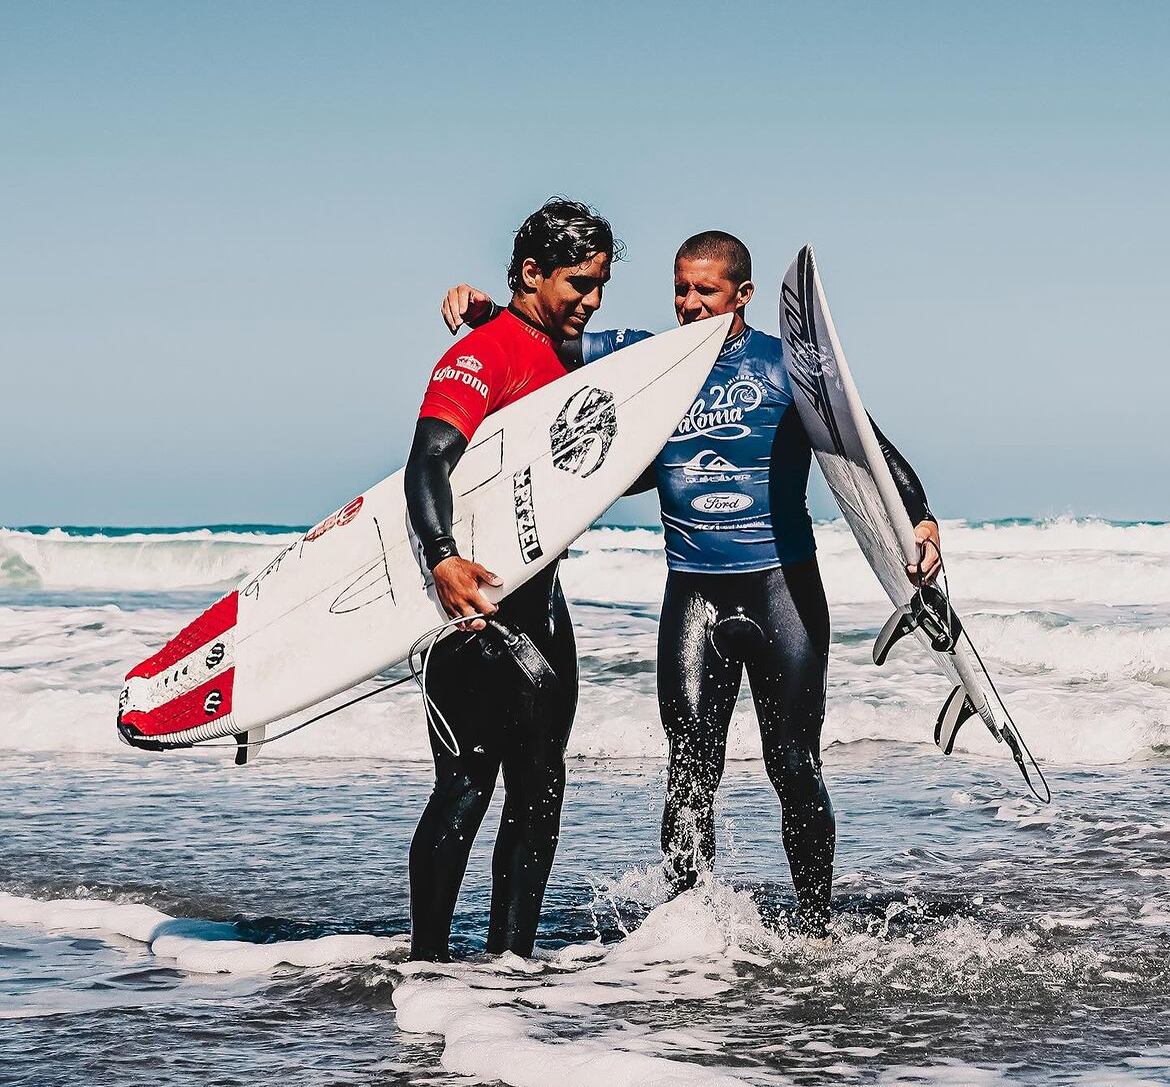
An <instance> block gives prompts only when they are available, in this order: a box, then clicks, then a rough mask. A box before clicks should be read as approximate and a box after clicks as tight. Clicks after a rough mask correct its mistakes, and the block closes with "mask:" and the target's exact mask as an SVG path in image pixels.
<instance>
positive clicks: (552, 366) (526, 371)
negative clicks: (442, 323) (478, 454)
mask: <svg viewBox="0 0 1170 1087" xmlns="http://www.w3.org/2000/svg"><path fill="white" fill-rule="evenodd" d="M566 372H567V371H566V370H565V368H564V366H562V365H561V361H560V359H558V358H557V354H556V351H555V350H554V349H553V343H552V340H551V339H549V337H548V336H547V335H545V333H543V332H541V331H540V330H539V329H535V328H533V327H532V326H531V325H530V324H527V323H526V322H524V321H523V320H521V318H519V317H517V316H516V315H515V314H514V313H512V312H511V311H510V310H506V311H505V312H504V313H502V314H501V315H500V316H499V317H497V318H496V319H495V320H494V321H489V322H488V323H487V324H486V325H483V326H481V327H480V328H477V329H474V330H473V331H472V332H471V333H469V334H468V335H467V336H465V337H464V338H463V339H462V340H460V341H459V342H458V343H457V344H455V345H454V346H453V347H451V349H450V350H449V351H447V353H446V354H445V355H444V356H443V357H442V358H441V359H439V363H438V365H437V366H436V367H435V369H434V372H433V373H432V374H431V381H430V384H429V385H428V386H427V391H426V394H425V395H424V396H423V402H422V407H421V408H420V409H419V413H418V414H419V418H420V419H442V420H443V422H444V423H450V424H451V425H452V426H453V427H455V429H456V430H458V431H459V432H460V433H461V434H462V435H463V436H464V437H465V438H466V439H467V440H468V441H470V440H471V436H472V435H473V434H474V433H475V430H476V427H478V426H479V424H480V423H482V422H483V420H484V416H486V415H490V414H491V413H492V412H493V411H499V410H500V408H502V407H505V406H506V405H508V404H511V403H512V401H514V400H519V399H520V398H521V397H522V396H527V395H528V394H529V393H531V392H535V391H536V390H537V389H540V388H543V387H544V386H545V385H547V384H548V383H549V382H550V381H555V380H556V379H557V378H558V377H564V375H565V373H566Z"/></svg>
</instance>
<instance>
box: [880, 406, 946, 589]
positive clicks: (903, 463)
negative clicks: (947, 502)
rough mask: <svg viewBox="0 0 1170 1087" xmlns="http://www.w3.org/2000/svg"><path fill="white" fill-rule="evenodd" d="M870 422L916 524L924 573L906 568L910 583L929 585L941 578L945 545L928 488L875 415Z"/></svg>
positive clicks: (916, 536) (915, 535)
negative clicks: (940, 572)
mask: <svg viewBox="0 0 1170 1087" xmlns="http://www.w3.org/2000/svg"><path fill="white" fill-rule="evenodd" d="M869 421H870V423H871V424H872V425H873V432H874V435H875V437H876V438H877V440H878V445H880V446H881V450H882V456H884V457H885V458H886V464H887V465H889V468H890V475H892V476H893V477H894V486H895V487H897V488H898V494H899V496H900V497H901V499H902V502H903V504H904V505H905V507H906V512H907V513H908V514H909V515H910V520H911V521H912V522H913V524H914V538H915V539H916V540H917V541H918V550H919V553H920V554H921V556H922V558H921V561H920V563H919V566H920V568H921V572H920V570H919V568H917V567H913V566H908V567H906V572H907V574H909V575H910V580H911V581H916V580H917V579H918V578H919V577H920V576H921V578H922V580H923V581H925V582H928V583H929V582H931V581H933V580H934V579H935V577H937V576H938V572H939V570H940V569H941V566H942V551H941V547H942V544H941V541H940V540H939V534H938V518H937V517H935V515H934V514H933V513H931V512H930V504H929V502H928V501H927V498H926V488H925V487H923V486H922V480H920V479H919V478H918V473H917V472H915V471H914V469H913V468H912V467H911V466H910V462H909V461H908V460H907V459H906V458H905V457H904V456H902V454H901V453H899V452H898V449H897V447H896V446H895V445H894V443H893V442H891V441H890V439H889V438H887V437H886V436H885V435H884V434H883V433H882V429H881V427H879V426H878V425H877V423H876V422H874V418H873V416H872V415H870V416H869Z"/></svg>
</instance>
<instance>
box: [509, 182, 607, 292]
mask: <svg viewBox="0 0 1170 1087" xmlns="http://www.w3.org/2000/svg"><path fill="white" fill-rule="evenodd" d="M624 251H625V246H623V245H622V243H621V242H619V241H616V240H615V239H614V236H613V230H612V228H611V227H610V225H609V223H608V222H607V221H606V220H605V219H603V218H602V217H601V216H600V215H598V214H597V212H596V211H595V210H594V209H593V208H591V207H589V205H588V204H581V203H578V202H577V201H576V200H565V199H563V198H562V197H559V196H554V197H552V198H551V199H549V200H546V201H545V202H544V204H543V205H542V206H541V207H539V208H538V209H537V210H536V211H534V212H533V213H532V214H531V215H529V216H528V218H527V219H525V220H524V222H523V223H521V224H520V229H519V230H517V231H516V242H515V244H514V245H513V246H512V262H511V263H510V264H509V265H508V286H509V287H511V288H512V290H514V291H518V290H519V289H520V284H521V282H522V280H521V278H520V271H521V269H522V268H523V267H524V262H525V261H526V260H527V259H528V258H529V257H531V258H532V259H533V260H534V261H536V266H537V267H538V268H539V269H540V273H541V275H545V276H548V275H552V271H553V269H554V268H575V267H576V266H577V265H578V264H584V263H585V262H586V261H587V260H590V259H591V258H592V257H594V256H596V255H597V254H598V253H606V254H608V255H609V257H610V259H611V260H615V261H616V260H621V259H622V253H623V252H624Z"/></svg>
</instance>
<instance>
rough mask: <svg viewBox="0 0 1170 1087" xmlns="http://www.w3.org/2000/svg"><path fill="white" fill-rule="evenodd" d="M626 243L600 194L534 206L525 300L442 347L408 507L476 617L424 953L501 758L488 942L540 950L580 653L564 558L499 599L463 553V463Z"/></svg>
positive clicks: (436, 799)
mask: <svg viewBox="0 0 1170 1087" xmlns="http://www.w3.org/2000/svg"><path fill="white" fill-rule="evenodd" d="M616 250H617V251H616V252H615V242H614V238H613V232H612V231H611V230H610V227H609V224H608V223H607V222H606V221H605V220H604V219H602V218H600V217H599V216H598V215H596V214H595V213H594V212H593V211H592V210H591V209H590V208H588V207H586V206H585V205H584V204H578V203H574V202H572V201H568V200H550V201H548V202H547V203H546V204H545V205H544V206H543V207H542V208H540V209H539V210H538V211H536V212H534V213H533V214H532V215H530V216H529V217H528V218H527V219H526V220H525V221H524V223H523V225H522V226H521V227H520V229H519V231H517V233H516V242H515V246H514V248H513V253H512V261H511V264H510V266H509V268H508V285H509V286H510V287H511V288H512V301H511V304H510V305H509V306H508V309H507V311H506V312H505V313H503V314H502V315H501V316H500V317H499V319H497V320H495V321H493V322H491V324H490V325H486V326H484V327H483V328H482V329H478V330H476V331H475V332H472V333H471V334H470V335H468V336H467V337H466V338H464V339H463V340H462V341H461V342H460V343H458V344H456V345H455V346H454V347H452V348H451V349H450V350H449V351H448V352H447V353H446V354H445V355H444V356H443V357H442V359H440V360H439V364H438V365H437V366H436V367H435V369H434V372H433V373H432V375H431V380H430V384H429V385H428V386H427V391H426V395H425V396H424V398H423V403H422V408H421V409H420V411H419V420H418V424H417V427H416V429H415V435H414V443H413V445H412V447H411V451H410V458H409V460H408V461H407V465H406V484H405V487H406V502H407V509H408V511H409V513H410V521H411V525H412V527H413V529H414V532H415V534H416V535H417V537H418V539H419V542H420V544H421V546H422V552H423V557H424V559H425V561H426V564H427V566H428V567H429V568H430V570H431V573H432V575H433V577H434V580H435V589H436V592H437V593H438V596H439V600H440V601H441V602H442V604H443V607H444V608H445V609H446V611H447V614H448V615H450V616H451V617H452V618H453V619H455V618H459V617H461V616H467V617H469V618H468V622H467V623H466V624H464V629H463V631H462V632H461V633H459V634H457V635H453V636H451V637H449V638H446V639H444V640H443V641H442V642H440V643H439V644H438V645H437V646H436V647H435V650H434V655H433V657H432V659H431V663H430V667H429V683H428V691H429V693H430V697H431V699H432V700H433V702H434V703H435V706H436V708H437V709H438V710H439V712H440V713H442V715H443V717H444V718H445V719H446V721H447V723H448V724H449V726H450V728H451V731H452V733H453V735H454V737H455V739H456V740H457V746H458V748H459V752H460V753H459V754H458V755H454V754H452V752H451V751H450V750H448V749H447V748H446V746H444V744H443V743H441V742H439V741H438V740H437V739H436V737H435V736H434V735H433V734H431V750H432V753H433V754H434V759H435V788H434V791H433V792H432V793H431V797H430V800H429V801H428V802H427V806H426V809H425V811H424V812H423V815H422V818H421V819H420V820H419V825H418V829H417V830H416V831H415V835H414V840H413V841H412V842H411V847H410V912H411V958H414V959H429V960H439V961H446V960H447V958H448V957H449V955H450V938H451V918H452V914H453V913H454V910H455V901H456V898H457V897H458V894H459V886H460V883H461V882H462V880H463V873H464V870H465V869H466V866H467V858H468V854H469V852H470V850H471V844H472V842H473V840H474V838H475V835H476V832H477V831H478V830H479V825H480V823H481V821H482V820H483V816H484V813H485V812H486V811H487V808H488V804H489V802H490V801H491V796H492V792H493V790H494V789H495V785H496V779H497V777H498V776H499V774H500V771H501V769H502V770H503V775H504V787H505V790H506V795H505V799H504V810H503V816H502V819H501V822H500V829H499V832H498V834H497V836H496V848H495V853H494V855H493V858H492V906H491V920H490V923H489V927H488V939H487V950H488V951H489V952H490V953H493V954H499V953H501V952H504V951H511V952H513V953H514V954H517V955H530V954H531V953H532V947H533V942H534V940H535V936H536V928H537V924H538V922H539V920H540V909H541V904H542V902H543V900H544V889H545V884H546V883H547V881H548V875H549V871H550V869H551V868H552V862H553V855H554V854H555V852H556V845H557V838H558V835H559V832H560V815H561V803H562V800H563V798H564V790H565V761H564V756H565V745H566V743H567V742H568V738H569V729H570V728H571V727H572V723H573V713H574V711H575V709H576V705H577V651H576V646H575V643H574V641H573V630H572V625H571V624H570V621H569V614H568V609H567V608H566V606H565V599H564V595H563V594H562V593H561V587H560V582H559V581H558V579H557V563H555V562H554V563H552V564H551V565H549V566H548V567H546V568H545V569H544V570H543V571H542V572H541V573H540V574H537V575H536V576H535V577H534V578H532V579H531V580H530V581H528V582H527V583H526V584H524V585H523V586H521V587H520V588H519V589H517V590H516V591H515V592H514V593H511V594H510V595H509V596H508V597H506V598H505V599H504V601H503V602H502V603H501V604H500V606H499V607H498V608H497V607H496V606H495V605H493V604H492V603H491V602H490V601H489V600H488V599H487V598H486V597H485V596H484V595H483V592H482V591H481V586H482V585H485V584H487V585H499V584H500V580H499V578H497V577H496V576H495V575H494V574H493V573H491V572H490V571H489V570H486V569H485V568H484V567H483V566H481V565H480V564H479V563H477V562H471V561H468V560H467V559H465V558H463V557H462V556H461V555H460V554H459V552H458V549H457V547H456V545H455V539H454V537H453V536H452V533H451V523H452V497H451V483H450V475H451V472H452V470H453V469H454V467H455V465H456V464H458V463H459V459H460V457H461V456H462V455H463V453H464V451H465V450H466V449H467V445H468V442H469V441H470V439H471V438H472V436H473V435H474V434H475V431H476V429H477V428H478V427H479V425H480V423H482V422H483V420H484V418H485V417H486V416H488V415H490V414H491V413H492V412H494V411H498V410H499V409H500V408H502V407H504V406H505V405H507V404H510V403H512V402H513V401H515V400H518V399H520V397H522V396H526V395H527V394H528V393H530V392H533V391H535V390H536V389H539V388H541V387H542V386H544V385H547V384H548V383H549V382H550V381H555V380H556V379H557V378H558V377H561V376H563V375H564V373H565V368H564V366H562V364H561V362H560V360H559V359H558V357H557V351H556V348H557V347H558V346H559V345H560V344H561V343H562V342H563V341H564V340H566V339H576V338H578V337H579V336H580V335H581V333H582V331H584V329H585V326H586V324H587V323H588V321H589V318H590V317H591V316H592V315H593V314H594V313H595V312H596V310H597V309H598V307H599V306H600V305H601V295H602V290H603V288H604V286H605V284H606V283H607V282H608V281H609V269H610V263H611V262H612V261H613V260H614V259H615V258H616V257H619V256H620V253H621V250H620V245H617V246H616ZM477 615H480V616H489V617H493V618H494V619H495V620H496V621H498V624H502V625H497V623H496V622H493V624H492V625H491V626H490V627H488V625H487V624H486V623H485V621H484V619H483V618H472V617H474V616H477ZM518 642H522V643H523V645H524V646H527V648H528V649H529V650H534V651H535V652H536V654H537V656H543V662H542V667H543V668H544V676H543V678H542V679H541V681H540V682H539V683H537V682H532V681H530V680H529V679H528V678H527V673H526V672H525V670H524V669H523V668H521V667H519V666H518V659H517V657H516V656H515V652H514V651H515V648H516V645H517V643H518Z"/></svg>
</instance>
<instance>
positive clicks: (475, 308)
mask: <svg viewBox="0 0 1170 1087" xmlns="http://www.w3.org/2000/svg"><path fill="white" fill-rule="evenodd" d="M440 308H441V310H442V313H443V320H444V321H446V322H447V327H448V328H449V329H450V330H451V335H452V336H454V335H455V333H456V332H458V331H459V326H460V325H461V324H463V323H464V322H466V323H467V324H468V325H474V324H475V322H476V321H478V320H479V319H480V318H481V317H486V316H487V314H488V312H489V311H490V310H491V308H492V300H491V298H490V297H489V296H488V295H486V294H484V293H483V291H481V290H478V289H476V288H475V287H472V286H471V285H470V284H468V283H460V284H459V286H458V287H452V288H451V289H450V290H449V291H448V292H447V297H446V298H444V299H443V305H442V306H441V307H440Z"/></svg>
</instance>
